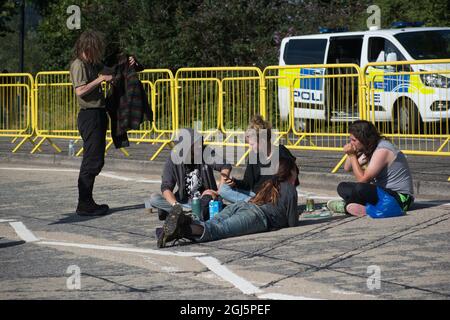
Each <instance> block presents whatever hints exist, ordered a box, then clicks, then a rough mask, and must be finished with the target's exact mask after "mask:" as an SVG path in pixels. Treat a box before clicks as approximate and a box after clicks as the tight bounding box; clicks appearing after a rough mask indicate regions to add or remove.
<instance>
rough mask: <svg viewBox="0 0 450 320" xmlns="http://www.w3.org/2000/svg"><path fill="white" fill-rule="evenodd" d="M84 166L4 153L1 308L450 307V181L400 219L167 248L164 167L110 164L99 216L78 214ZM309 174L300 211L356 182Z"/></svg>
mask: <svg viewBox="0 0 450 320" xmlns="http://www.w3.org/2000/svg"><path fill="white" fill-rule="evenodd" d="M114 152H116V151H114ZM119 157H120V156H117V157H116V159H118V158H119ZM163 159H164V158H162V160H163ZM141 160H142V159H141ZM316 162H317V163H318V162H320V158H317V160H316ZM78 163H79V159H68V158H66V157H61V156H52V155H44V156H37V157H34V156H32V157H29V156H27V155H25V154H24V153H23V154H19V155H17V156H11V155H10V154H7V153H2V154H1V156H0V270H1V272H0V299H195V300H197V299H200V300H205V299H226V300H227V299H304V298H318V299H449V298H450V220H449V218H450V192H449V185H450V183H447V182H440V181H439V182H436V181H428V182H427V181H426V180H420V179H419V181H422V183H423V185H422V187H423V186H424V192H423V194H420V193H419V195H418V198H417V201H416V205H415V207H414V210H412V211H410V212H409V213H408V215H406V216H404V217H400V218H392V219H383V220H374V219H371V218H368V217H365V218H355V217H347V216H338V215H336V216H333V217H330V218H324V219H305V217H304V216H303V217H301V224H300V226H298V227H295V228H289V229H283V230H279V231H275V232H269V233H261V234H255V235H249V236H244V237H238V238H230V239H225V240H221V241H215V242H210V243H205V244H187V243H182V244H181V245H178V246H174V247H169V248H166V249H163V250H158V249H157V248H156V240H155V236H154V230H155V228H156V227H157V226H160V225H161V223H160V221H158V218H157V216H156V214H155V213H149V212H148V211H147V210H145V209H144V200H145V199H147V198H148V196H149V194H150V193H151V192H153V191H157V190H158V189H159V184H158V183H157V181H158V180H159V179H160V174H161V166H162V163H161V162H153V163H148V162H145V163H144V162H138V161H135V162H125V161H123V160H114V157H110V158H108V159H107V163H106V167H105V169H104V170H103V173H104V175H102V176H100V177H99V178H98V179H97V183H96V187H95V196H96V199H97V201H98V202H107V203H108V204H109V205H110V207H111V208H112V213H111V214H110V215H108V216H105V217H99V218H82V217H78V216H76V215H75V214H74V209H75V206H76V198H77V197H76V195H77V188H76V181H77V167H78ZM448 167H449V165H448V162H447V164H446V165H445V166H444V169H442V168H441V169H440V172H441V174H443V173H445V172H446V170H447V172H448ZM303 171H304V173H303V176H302V184H301V188H300V189H299V192H300V198H299V202H300V203H299V204H300V205H302V204H304V201H305V197H306V196H307V195H309V196H312V197H313V198H315V201H316V203H323V202H326V200H327V199H331V198H335V197H337V195H336V193H335V191H334V188H335V186H336V183H337V181H339V180H341V179H348V178H349V176H345V175H340V176H330V175H327V174H325V173H323V170H321V169H317V170H314V171H315V172H308V171H313V170H312V169H310V170H305V169H304V170H303ZM305 171H306V172H305ZM236 175H238V173H236ZM427 183H428V184H427ZM433 188H435V189H433ZM20 222H21V223H22V224H18V223H20ZM22 225H23V226H24V227H25V228H26V229H27V230H28V231H29V232H27V231H26V230H25V231H24V230H23V228H22V227H21V226H22ZM33 236H34V237H35V238H36V239H34V240H36V241H32V240H33V238H32V237H33ZM30 237H31V238H30ZM24 238H25V240H23V239H24ZM27 241H29V242H27ZM139 249H142V250H139ZM73 265H75V266H77V267H79V269H80V272H81V276H80V280H81V289H80V290H77V289H71V288H72V287H71V284H73V282H72V280H73V279H74V274H73V273H71V272H69V273H68V272H67V271H68V268H69V266H73ZM378 276H379V277H378ZM378 280H379V282H378ZM68 283H69V286H68Z"/></svg>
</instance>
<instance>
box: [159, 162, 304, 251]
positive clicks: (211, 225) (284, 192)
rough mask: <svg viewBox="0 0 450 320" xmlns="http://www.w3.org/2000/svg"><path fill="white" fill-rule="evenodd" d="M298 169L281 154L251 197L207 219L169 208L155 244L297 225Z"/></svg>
mask: <svg viewBox="0 0 450 320" xmlns="http://www.w3.org/2000/svg"><path fill="white" fill-rule="evenodd" d="M298 173H299V171H298V168H297V165H296V164H295V161H293V160H292V159H289V158H281V159H280V161H279V165H278V170H277V173H276V174H275V175H274V176H273V177H272V178H271V179H270V180H267V181H265V182H264V184H263V186H262V187H261V188H260V190H259V191H258V193H257V194H256V195H255V196H254V197H253V198H251V199H250V200H249V201H248V202H245V201H241V202H237V203H234V204H231V205H228V206H227V207H226V208H225V209H223V210H222V211H221V212H220V213H218V214H216V215H215V216H214V217H213V218H212V219H210V220H208V221H206V222H203V221H198V220H194V219H193V218H192V217H191V216H190V215H187V214H184V213H183V212H181V211H172V212H171V213H170V214H169V216H168V217H167V219H166V221H165V222H164V225H163V227H162V228H159V229H157V246H158V248H163V247H165V245H166V243H167V242H169V241H172V240H178V239H182V238H187V239H190V240H192V241H195V242H206V241H214V240H219V239H224V238H229V237H237V236H242V235H247V234H253V233H259V232H266V231H271V230H277V229H281V228H286V227H295V226H297V225H298V220H299V211H298V209H297V200H298V195H297V189H296V186H297V185H298Z"/></svg>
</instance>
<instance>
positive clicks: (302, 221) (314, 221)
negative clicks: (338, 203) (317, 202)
mask: <svg viewBox="0 0 450 320" xmlns="http://www.w3.org/2000/svg"><path fill="white" fill-rule="evenodd" d="M300 217H301V215H300ZM347 218H356V217H353V216H349V215H345V216H344V215H342V216H334V217H327V218H316V219H300V220H299V225H298V226H299V227H300V226H308V225H313V224H319V223H327V222H332V221H337V220H343V219H347Z"/></svg>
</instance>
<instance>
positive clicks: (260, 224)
mask: <svg viewBox="0 0 450 320" xmlns="http://www.w3.org/2000/svg"><path fill="white" fill-rule="evenodd" d="M194 223H197V224H201V225H202V226H203V227H204V231H203V235H202V236H201V237H199V238H197V239H195V240H196V241H198V242H206V241H213V240H219V239H225V238H229V237H238V236H242V235H246V234H252V233H259V232H265V231H268V230H269V227H268V223H267V218H266V216H265V215H264V213H263V212H262V211H261V210H260V209H259V208H258V207H257V206H256V205H254V204H251V203H247V202H238V203H234V204H232V205H229V206H227V207H226V208H225V209H223V210H222V211H221V212H220V213H218V214H217V215H215V216H214V218H213V219H211V220H208V221H206V222H200V221H195V222H194Z"/></svg>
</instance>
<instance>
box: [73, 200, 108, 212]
mask: <svg viewBox="0 0 450 320" xmlns="http://www.w3.org/2000/svg"><path fill="white" fill-rule="evenodd" d="M108 211H109V206H108V205H107V204H100V205H99V204H96V203H95V201H94V200H91V201H81V200H79V201H78V206H77V210H76V212H77V214H78V215H79V216H104V215H106V214H107V213H108Z"/></svg>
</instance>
